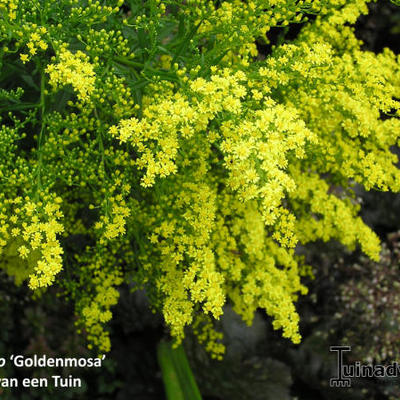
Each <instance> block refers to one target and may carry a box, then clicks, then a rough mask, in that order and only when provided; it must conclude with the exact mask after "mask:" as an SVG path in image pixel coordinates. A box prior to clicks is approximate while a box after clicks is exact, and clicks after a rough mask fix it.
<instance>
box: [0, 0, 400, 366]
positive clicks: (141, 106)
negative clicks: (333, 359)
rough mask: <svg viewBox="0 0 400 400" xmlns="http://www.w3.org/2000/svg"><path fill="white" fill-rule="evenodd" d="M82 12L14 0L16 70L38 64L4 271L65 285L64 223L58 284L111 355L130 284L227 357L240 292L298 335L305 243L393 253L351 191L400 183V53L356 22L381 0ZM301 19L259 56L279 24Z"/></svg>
mask: <svg viewBox="0 0 400 400" xmlns="http://www.w3.org/2000/svg"><path fill="white" fill-rule="evenodd" d="M45 3H46V2H45ZM50 3H51V7H50ZM172 3H174V2H172ZM172 3H171V2H167V4H172ZM17 4H18V5H19V7H17ZM82 4H83V3H82V2H80V1H77V0H60V1H59V2H47V3H46V4H44V6H43V7H44V8H43V10H42V9H40V11H39V10H38V9H37V7H32V12H28V10H29V7H30V6H31V5H32V4H31V1H26V2H19V3H17V2H16V0H0V19H1V20H2V21H3V20H4V21H5V23H4V24H0V41H2V42H4V43H2V46H3V47H2V51H1V57H3V56H4V57H3V58H4V59H3V58H2V60H1V62H2V63H3V64H4V65H5V64H6V63H7V62H8V61H9V59H12V60H14V61H15V55H13V54H14V53H16V54H17V57H18V54H19V59H20V60H21V61H22V63H23V64H21V63H20V62H19V67H21V68H24V70H25V72H24V74H25V75H27V76H28V77H29V74H31V73H32V71H31V70H32V68H31V69H29V68H30V66H28V65H24V64H25V63H26V62H27V61H29V60H33V61H34V62H35V65H36V69H35V72H34V74H36V71H39V72H40V74H39V73H38V75H37V76H36V75H35V76H33V78H32V82H31V80H30V79H29V78H27V79H26V81H24V82H25V83H22V84H21V88H20V89H16V90H15V91H10V92H9V91H7V90H4V91H2V92H1V93H0V96H2V98H1V100H2V106H1V107H2V108H3V106H4V110H5V111H6V112H5V113H4V115H8V117H7V119H6V118H4V120H2V121H1V127H0V178H1V179H0V183H1V191H0V248H1V249H2V256H1V257H2V258H1V263H2V268H4V269H5V270H6V271H7V272H8V273H9V274H12V275H14V276H16V280H17V281H18V283H19V282H21V281H22V280H24V279H28V278H29V285H30V287H31V288H40V287H45V286H48V285H50V284H52V283H53V282H54V281H55V277H56V276H57V274H58V272H59V271H60V270H61V268H62V264H63V263H62V253H63V249H62V248H61V245H60V242H59V240H60V235H61V234H62V235H63V239H64V240H63V242H64V241H65V243H66V245H65V248H64V250H65V251H68V252H71V253H72V254H73V257H65V260H64V268H65V269H68V278H66V279H65V280H62V281H61V280H60V285H62V286H63V287H64V289H65V291H66V293H67V294H68V295H70V296H71V297H72V299H73V300H74V301H75V304H76V312H77V314H78V317H79V321H78V325H79V326H80V327H81V328H82V329H83V330H85V331H86V332H87V334H88V338H89V341H90V343H91V346H92V345H94V346H95V347H97V348H98V349H99V350H100V351H102V352H104V351H108V350H109V348H110V341H109V336H108V333H107V331H106V328H105V327H106V324H107V322H108V321H109V320H110V318H111V308H112V306H114V305H115V304H116V302H117V300H118V297H119V293H118V290H117V286H118V285H120V284H122V282H128V283H129V284H131V283H132V282H134V284H135V288H144V289H145V290H146V293H147V294H148V296H149V299H150V301H151V304H152V306H153V307H154V308H155V309H158V310H160V311H162V312H163V315H164V318H165V321H166V323H167V325H168V326H169V328H170V331H171V334H172V336H173V337H174V338H175V339H176V343H179V342H180V341H181V340H182V339H183V337H184V334H185V329H186V328H187V327H188V326H190V325H192V326H193V327H194V330H195V331H196V332H197V335H198V337H199V340H200V341H201V342H203V343H204V344H205V346H206V348H207V349H208V350H209V351H210V352H211V353H213V354H214V356H215V357H216V358H220V357H221V356H222V354H223V352H224V348H223V345H222V342H221V335H220V334H219V333H217V332H215V331H214V330H213V326H214V322H215V320H217V319H218V318H220V317H221V315H222V314H223V307H224V305H225V304H226V303H227V302H229V303H230V304H231V305H232V307H233V309H234V310H235V311H236V312H237V313H239V314H240V315H241V317H242V318H243V320H244V321H246V323H249V324H250V323H251V321H252V319H253V316H254V313H255V311H256V310H257V309H259V308H262V309H264V310H265V311H266V312H267V314H268V315H270V316H271V317H272V319H273V326H274V328H276V329H282V332H283V336H284V337H286V338H289V339H291V340H292V341H293V342H294V343H298V342H299V341H300V333H299V327H298V322H299V315H298V314H297V312H296V309H295V305H294V304H295V302H296V300H297V297H298V296H299V295H300V294H305V293H306V292H307V289H306V288H305V287H304V286H303V284H302V282H301V277H302V276H303V275H304V272H305V268H304V265H303V263H304V261H303V260H302V259H301V258H300V257H298V256H297V255H296V252H295V248H296V244H297V243H298V242H300V243H302V244H306V243H309V242H311V241H316V240H324V241H328V240H332V239H334V240H338V241H340V242H341V243H342V244H344V245H346V246H347V247H349V248H350V249H352V248H355V247H356V246H360V247H361V249H362V251H363V252H364V253H366V254H367V255H368V256H369V257H370V258H372V259H377V258H378V256H379V250H380V248H379V240H378V238H377V236H376V235H375V234H374V233H373V232H372V231H371V230H370V229H369V228H368V227H367V226H366V225H365V224H364V223H363V221H362V220H361V218H360V217H359V216H358V213H359V210H360V206H359V204H358V203H357V201H356V198H355V195H354V191H353V186H354V185H355V184H356V183H357V184H360V185H363V187H365V188H366V189H371V188H374V189H379V190H393V191H399V190H400V173H399V169H398V168H397V166H396V163H397V162H398V159H397V156H395V155H394V154H393V153H392V152H391V150H390V149H391V148H392V146H395V145H398V144H399V139H400V119H399V116H400V104H399V100H398V99H399V92H400V67H399V66H400V59H399V56H395V55H394V54H393V53H391V52H390V51H389V50H384V51H383V52H382V53H381V54H378V55H376V54H372V53H370V52H367V51H362V50H361V43H360V41H359V40H358V39H357V38H356V36H355V35H354V32H353V30H354V29H353V28H352V27H351V26H349V24H352V23H354V22H355V21H356V19H357V18H358V17H359V16H360V15H361V14H363V13H366V12H367V7H366V1H362V0H350V1H346V0H331V1H323V0H304V1H298V2H294V1H291V0H273V1H265V0H249V1H240V0H230V1H220V2H215V1H211V0H207V1H204V0H188V1H185V2H181V3H180V5H179V7H176V5H174V6H171V7H168V8H166V7H165V4H164V3H161V2H160V1H159V0H151V1H146V2H144V3H143V7H142V8H140V10H135V9H134V8H132V10H131V13H130V14H124V13H123V11H122V10H120V8H119V7H121V6H122V4H123V1H122V0H105V1H103V2H100V1H97V0H89V1H87V2H84V4H85V7H83V5H82ZM64 14H65V15H64ZM131 14H132V15H131ZM309 14H318V16H316V17H315V19H314V18H313V21H311V22H309V23H307V24H306V21H307V15H309ZM298 22H302V23H304V24H303V27H302V29H301V32H300V33H299V35H298V36H297V37H296V39H294V40H290V41H289V40H287V41H286V43H284V44H280V45H279V46H271V51H270V52H269V53H268V54H267V55H265V54H259V51H258V48H257V46H256V43H258V44H260V43H262V42H264V44H265V42H268V35H269V32H270V30H271V28H274V27H284V26H286V25H288V24H291V23H298ZM48 46H49V47H50V46H51V49H48ZM24 48H25V50H23V49H24ZM52 52H54V53H55V54H56V57H53V58H51V59H50V60H49V59H47V57H48V54H52ZM12 57H13V58H12ZM14 61H13V62H14ZM32 64H33V63H32ZM14 69H15V68H11V69H10V74H12V73H13V72H12V71H14ZM25 75H24V76H25ZM39 75H41V81H40V85H38V84H37V82H36V81H35V79H36V78H37V77H38V76H39ZM12 77H14V75H13V76H12ZM6 78H7V77H6ZM25 84H26V85H25ZM39 86H40V87H39ZM66 86H70V87H72V89H73V91H74V93H73V94H71V93H68V91H67V92H66V93H65V92H64V93H62V95H61V93H60V94H59V93H57V94H56V93H55V92H56V91H62V90H63V89H64V90H65V89H66ZM10 87H13V86H12V85H11V86H10ZM28 87H29V88H28ZM48 87H52V88H53V89H54V90H53V91H48V90H47V89H48ZM26 89H28V90H29V93H30V92H31V91H32V92H33V91H35V90H37V92H38V93H37V95H38V96H37V98H38V99H40V100H39V101H38V102H37V103H33V104H31V103H29V104H28V103H26V102H25V97H24V93H25V90H26ZM32 98H34V97H32ZM35 98H36V97H35ZM15 99H16V100H17V101H15ZM19 118H23V120H21V121H20V120H19ZM38 127H39V129H38ZM25 132H37V134H33V135H28V134H26V133H25ZM49 193H52V194H51V195H50V194H49ZM61 198H62V202H61ZM61 204H62V205H63V209H62V211H61ZM61 219H62V220H63V225H61ZM71 259H74V260H75V261H76V262H75V261H74V262H73V263H72V262H71V261H70V260H71ZM18 262H19V264H18ZM17 264H18V267H17ZM122 270H123V273H122ZM66 275H67V274H66Z"/></svg>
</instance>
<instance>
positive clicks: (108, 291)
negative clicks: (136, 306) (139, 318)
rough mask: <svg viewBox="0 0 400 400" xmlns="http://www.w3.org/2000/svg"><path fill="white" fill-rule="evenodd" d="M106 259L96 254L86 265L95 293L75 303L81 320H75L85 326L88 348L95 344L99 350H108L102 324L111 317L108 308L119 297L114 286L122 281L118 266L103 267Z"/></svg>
mask: <svg viewBox="0 0 400 400" xmlns="http://www.w3.org/2000/svg"><path fill="white" fill-rule="evenodd" d="M78 261H79V259H78ZM107 261H108V260H107V257H105V259H103V258H101V257H99V256H97V257H94V259H93V263H92V264H89V265H87V266H86V270H87V272H88V273H90V277H91V282H92V284H93V286H94V287H95V293H93V294H92V296H91V297H83V298H82V299H81V301H80V302H78V304H77V307H79V308H80V315H81V320H79V321H78V322H77V325H79V326H82V327H84V328H85V330H86V333H87V338H88V340H89V342H90V343H91V344H89V348H92V346H95V347H96V348H97V349H98V350H99V351H100V352H108V351H110V348H111V343H110V337H109V333H108V332H107V331H105V330H104V328H103V326H104V324H106V323H107V322H108V321H109V320H110V319H111V318H112V314H111V311H110V308H111V307H112V306H114V305H115V304H117V302H118V299H119V292H118V290H116V289H115V286H119V285H120V284H121V283H122V282H123V279H122V274H121V272H120V270H119V269H118V268H113V269H111V270H110V269H109V268H105V267H106V265H107Z"/></svg>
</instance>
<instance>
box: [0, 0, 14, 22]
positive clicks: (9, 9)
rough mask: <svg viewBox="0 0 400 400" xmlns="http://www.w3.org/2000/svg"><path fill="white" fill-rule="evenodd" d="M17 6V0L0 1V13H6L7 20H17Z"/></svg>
mask: <svg viewBox="0 0 400 400" xmlns="http://www.w3.org/2000/svg"><path fill="white" fill-rule="evenodd" d="M18 5H19V0H0V13H1V14H3V13H4V12H6V13H7V16H8V18H9V19H10V20H11V21H13V20H15V19H16V18H17V10H18ZM1 14H0V15H1Z"/></svg>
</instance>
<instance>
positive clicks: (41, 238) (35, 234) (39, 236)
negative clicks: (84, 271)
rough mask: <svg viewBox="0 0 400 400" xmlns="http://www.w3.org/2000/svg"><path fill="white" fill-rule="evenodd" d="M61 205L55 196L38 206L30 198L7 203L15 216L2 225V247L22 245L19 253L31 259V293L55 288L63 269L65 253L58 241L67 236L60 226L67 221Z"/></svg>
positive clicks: (6, 201) (37, 203)
mask: <svg viewBox="0 0 400 400" xmlns="http://www.w3.org/2000/svg"><path fill="white" fill-rule="evenodd" d="M61 201H62V200H61V198H60V197H56V196H54V195H48V196H43V201H38V202H33V201H31V199H29V198H28V197H27V198H25V199H23V198H22V197H16V198H15V199H12V200H7V199H5V200H4V203H5V204H6V205H9V206H10V209H12V210H13V214H12V215H11V218H10V219H9V221H8V222H4V223H2V224H1V228H0V229H1V235H2V240H1V242H2V243H1V244H2V246H3V247H4V246H5V245H6V244H7V243H8V242H9V241H10V240H11V241H12V243H14V244H16V243H19V246H18V248H17V249H16V250H17V251H16V253H17V254H18V256H19V257H20V258H22V259H27V260H28V265H29V266H30V267H32V270H31V271H30V275H29V287H30V288H31V289H36V288H40V287H46V286H49V285H51V284H53V283H54V280H55V276H56V275H57V274H58V273H59V272H60V271H61V269H62V253H63V250H62V248H61V245H60V243H59V241H58V239H57V236H58V235H60V234H61V233H62V232H63V225H62V224H60V222H59V220H60V219H61V218H62V217H63V214H62V212H61V211H60V203H61ZM32 264H34V265H32ZM25 268H26V267H25Z"/></svg>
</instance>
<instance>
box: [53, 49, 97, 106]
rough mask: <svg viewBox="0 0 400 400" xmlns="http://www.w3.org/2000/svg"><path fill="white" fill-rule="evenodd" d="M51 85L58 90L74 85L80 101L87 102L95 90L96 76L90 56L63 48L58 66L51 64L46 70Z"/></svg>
mask: <svg viewBox="0 0 400 400" xmlns="http://www.w3.org/2000/svg"><path fill="white" fill-rule="evenodd" d="M45 71H46V72H47V73H48V74H49V76H50V80H49V83H50V85H51V86H53V89H54V90H56V89H58V88H61V87H63V86H65V85H72V87H73V88H74V90H75V91H76V92H77V94H78V99H79V100H81V101H82V102H87V101H89V99H90V96H91V95H92V93H93V92H94V90H95V82H96V76H95V72H94V68H93V65H92V64H91V63H90V62H89V58H88V56H87V55H86V54H85V53H83V52H82V51H79V50H78V51H77V52H76V53H75V54H73V53H71V52H70V51H69V50H67V49H65V48H62V49H61V51H60V54H59V61H58V63H57V64H49V65H48V66H47V68H46V70H45Z"/></svg>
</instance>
